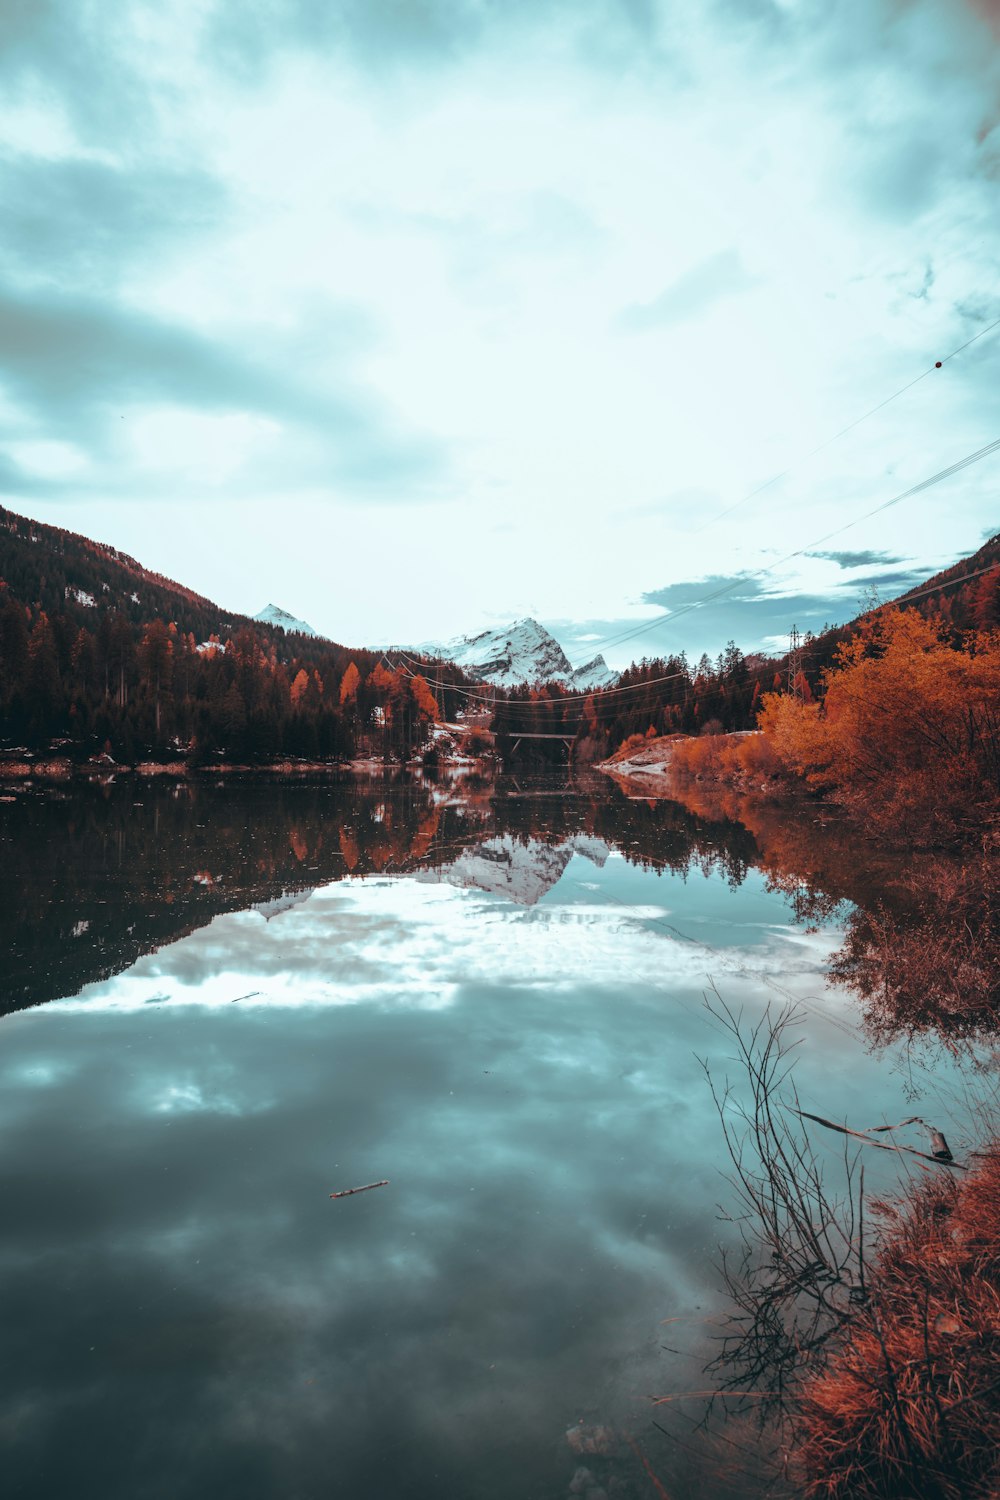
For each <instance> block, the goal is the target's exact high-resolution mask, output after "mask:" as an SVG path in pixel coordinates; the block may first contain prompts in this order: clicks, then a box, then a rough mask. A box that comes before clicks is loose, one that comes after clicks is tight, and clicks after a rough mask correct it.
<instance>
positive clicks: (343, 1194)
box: [330, 1177, 389, 1198]
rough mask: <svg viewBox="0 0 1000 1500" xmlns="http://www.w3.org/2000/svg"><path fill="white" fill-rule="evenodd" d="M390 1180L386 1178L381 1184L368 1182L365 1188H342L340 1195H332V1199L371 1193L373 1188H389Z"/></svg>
mask: <svg viewBox="0 0 1000 1500" xmlns="http://www.w3.org/2000/svg"><path fill="white" fill-rule="evenodd" d="M388 1186H389V1179H388V1177H384V1178H383V1179H382V1181H381V1182H366V1183H365V1185H364V1187H356V1188H342V1189H341V1191H340V1192H339V1193H331V1194H330V1197H331V1198H350V1196H351V1195H352V1193H370V1192H371V1190H372V1188H377V1187H388Z"/></svg>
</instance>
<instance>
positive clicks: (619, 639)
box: [600, 438, 1000, 646]
mask: <svg viewBox="0 0 1000 1500" xmlns="http://www.w3.org/2000/svg"><path fill="white" fill-rule="evenodd" d="M998 448H1000V438H995V439H994V440H993V442H991V443H987V444H986V445H985V446H984V447H982V448H979V449H977V450H976V451H975V452H974V453H968V454H966V456H965V457H964V458H961V459H959V460H958V461H957V462H956V463H954V464H950V465H949V466H948V467H947V468H946V469H941V470H939V471H938V473H936V474H932V475H931V476H930V478H929V479H922V480H921V481H920V483H919V484H915V485H912V486H911V487H910V488H909V489H908V490H903V491H902V493H901V494H899V495H894V496H893V497H892V499H891V500H884V501H883V502H882V504H881V505H876V506H874V507H873V509H872V510H868V511H865V513H864V514H863V515H860V516H855V518H854V519H853V520H852V521H846V522H845V523H844V525H843V526H837V527H835V528H834V529H833V530H832V531H828V532H826V533H825V534H824V535H823V536H820V537H814V538H813V540H812V541H810V542H806V543H805V544H804V545H803V546H801V547H796V548H795V550H794V551H792V552H787V553H786V554H785V556H784V557H780V558H778V560H777V561H776V562H773V563H769V564H768V565H767V566H766V567H763V568H758V569H757V570H756V571H755V572H752V573H742V574H740V576H739V577H738V578H734V579H733V580H732V581H731V582H729V583H725V584H723V585H722V586H721V587H720V588H718V589H715V590H713V592H712V593H710V594H704V595H703V596H702V597H701V598H700V599H692V600H690V601H689V602H688V603H686V604H683V605H681V606H680V607H679V608H677V609H675V610H669V611H667V612H666V613H665V614H662V615H659V616H658V617H657V618H656V619H654V620H645V621H643V622H642V624H641V625H637V626H635V627H633V628H632V629H630V630H625V631H621V632H619V633H618V634H617V635H615V636H609V637H608V638H607V639H606V640H604V641H602V642H600V644H601V645H602V646H615V645H622V644H624V642H625V641H630V640H633V639H634V638H635V637H636V636H639V635H644V634H646V633H647V632H648V631H650V630H656V629H658V627H659V626H660V625H665V624H666V623H667V622H668V621H671V620H678V619H680V618H682V617H683V616H684V615H686V614H690V612H691V611H692V610H694V609H700V608H701V606H702V605H704V604H709V603H711V602H712V601H713V600H715V599H719V598H721V597H722V595H723V594H730V593H732V591H733V590H734V589H737V588H740V587H741V586H742V585H745V584H747V583H753V582H755V581H756V580H757V579H758V578H765V577H767V575H768V574H769V573H773V572H774V570H775V569H776V568H780V567H783V566H784V564H785V563H787V562H791V561H792V560H793V559H794V558H796V557H802V556H803V555H804V554H805V553H806V552H808V551H809V549H810V548H811V547H818V546H820V545H821V544H822V543H823V542H829V541H831V540H832V539H833V538H834V537H837V536H842V535H843V534H844V532H845V531H850V530H851V529H852V527H854V526H859V525H860V524H861V522H862V521H868V520H871V518H872V516H877V515H879V514H880V513H881V512H882V511H884V510H889V509H890V507H892V506H894V505H898V504H899V503H900V501H902V500H909V499H911V498H912V496H914V495H918V494H920V492H921V491H922V490H926V489H930V488H931V486H932V485H935V484H940V483H941V481H942V480H944V479H950V478H951V476H952V475H953V474H957V473H958V472H959V471H960V470H961V469H967V468H969V466H970V465H971V464H975V463H979V462H980V460H981V459H984V458H987V457H989V455H990V454H991V453H994V452H996V450H997V449H998Z"/></svg>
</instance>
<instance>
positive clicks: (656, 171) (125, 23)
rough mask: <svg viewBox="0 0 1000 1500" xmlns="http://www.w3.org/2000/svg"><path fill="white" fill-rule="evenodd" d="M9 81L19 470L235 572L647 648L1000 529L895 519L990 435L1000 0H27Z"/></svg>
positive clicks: (997, 478)
mask: <svg viewBox="0 0 1000 1500" xmlns="http://www.w3.org/2000/svg"><path fill="white" fill-rule="evenodd" d="M0 98H2V100H3V103H2V105H0V498H2V501H3V503H4V504H5V505H7V506H8V507H9V508H11V509H14V510H16V511H19V512H21V513H23V514H27V515H30V516H32V517H34V518H36V519H38V520H42V521H47V522H50V523H52V524H56V525H60V526H65V527H68V528H70V529H71V530H74V531H78V532H82V533H83V534H85V535H87V536H91V537H95V538H97V539H98V540H101V541H105V542H109V543H111V544H113V545H114V546H117V547H119V548H121V549H122V550H124V551H126V552H129V553H131V554H132V555H134V556H136V557H138V558H139V559H140V560H141V561H142V562H143V563H145V564H146V565H147V566H149V567H151V568H154V569H156V570H158V571H160V572H162V573H165V574H167V575H169V576H171V577H174V578H177V579H179V580H181V581H182V582H184V583H185V584H187V585H188V586H190V587H192V588H195V589H197V590H198V591H200V592H201V593H203V594H206V595H207V596H209V597H210V598H213V599H215V600H217V601H218V602H219V603H220V604H221V605H222V606H223V607H224V608H225V609H227V610H232V611H241V612H245V613H249V614H253V613H256V612H257V610H259V609H261V608H262V607H263V606H264V605H265V604H266V603H268V602H269V601H273V602H274V603H276V604H278V605H281V606H282V607H283V608H285V609H288V610H290V611H291V612H292V613H293V614H295V615H297V616H299V617H300V618H304V619H306V620H308V621H309V622H310V623H311V624H312V625H313V626H314V627H315V628H316V629H317V630H319V631H321V632H322V633H323V634H326V635H329V636H331V637H333V638H334V639H337V640H340V641H344V642H346V643H349V644H358V645H362V644H365V645H383V644H385V643H388V642H396V643H412V642H417V641H424V640H429V639H444V638H448V637H450V636H454V635H457V634H459V633H473V632H475V631H477V630H480V629H484V628H486V627H488V626H489V627H492V626H496V625H499V624H503V623H506V622H507V621H510V620H512V619H514V618H515V617H519V616H523V615H526V614H531V615H534V616H535V617H536V618H538V619H539V620H541V621H542V622H543V623H544V624H545V625H547V626H548V627H549V628H550V629H551V630H553V632H554V633H555V634H556V635H557V636H558V638H559V639H560V640H561V641H562V643H563V645H564V646H565V647H566V649H567V651H568V654H569V656H570V658H571V660H572V661H573V662H574V664H577V663H579V662H582V661H584V660H586V659H587V658H588V657H589V656H592V655H593V654H594V653H595V652H596V651H597V650H600V649H604V651H605V655H606V657H607V659H608V660H609V662H610V663H611V664H612V665H615V666H623V665H625V664H626V663H627V662H628V661H629V660H631V659H632V658H633V657H641V656H651V657H654V656H660V655H664V654H668V653H670V652H674V651H678V650H680V649H682V648H683V649H686V650H687V651H688V652H689V653H690V654H692V655H694V656H697V655H698V654H700V652H701V651H702V650H705V649H707V650H709V651H710V652H711V653H713V654H714V653H715V652H716V651H717V650H719V649H720V648H721V646H722V645H724V643H725V641H726V640H727V639H728V638H730V637H733V638H735V639H736V640H737V641H738V642H739V644H740V645H741V646H743V647H744V649H747V650H752V649H758V648H762V647H764V648H766V647H768V646H772V647H773V646H778V645H781V644H783V642H784V641H785V639H786V638H787V632H788V630H789V628H790V627H791V626H792V625H793V624H795V625H797V626H798V627H799V628H800V629H806V628H813V629H818V628H820V627H821V626H822V625H823V624H824V623H825V622H827V621H830V622H834V621H839V620H844V619H848V618H850V617H852V616H853V615H854V614H856V613H857V611H858V608H859V602H860V601H862V600H864V599H866V598H867V597H868V596H869V594H870V590H871V589H872V588H876V589H877V590H878V591H879V595H880V597H882V598H889V597H892V596H893V595H894V594H895V593H899V592H901V591H902V590H903V589H906V588H911V587H914V586H915V585H917V584H919V582H920V581H921V580H923V579H924V578H926V577H928V576H929V575H930V574H932V573H933V572H935V571H937V570H938V569H939V568H941V567H943V566H945V565H947V564H949V563H950V562H952V561H954V560H955V559H956V558H958V557H962V556H965V555H967V554H968V553H970V552H972V551H974V550H975V549H976V547H977V546H978V545H980V543H981V542H982V540H983V539H984V538H985V537H987V536H991V535H993V534H995V533H996V532H997V531H1000V502H998V498H997V496H998V493H1000V454H993V455H989V456H986V457H984V458H983V459H982V460H981V461H979V462H977V463H975V464H972V465H970V466H969V467H968V468H966V469H964V470H963V471H962V472H961V473H959V474H956V475H955V476H953V477H951V478H950V479H947V480H945V481H943V482H942V483H940V484H938V485H935V486H932V487H930V488H928V489H926V490H923V491H922V492H920V493H919V494H917V495H915V496H912V497H910V498H908V499H905V500H901V501H900V502H899V503H898V504H897V505H893V506H890V507H889V508H887V509H884V510H883V511H882V512H881V513H880V514H877V515H871V514H869V513H870V512H873V511H875V510H876V508H877V507H879V506H882V505H884V504H885V502H886V501H889V500H892V499H893V498H894V497H895V496H897V495H901V494H903V493H904V492H905V491H906V490H908V489H909V488H911V487H912V486H914V485H916V484H918V483H919V482H920V481H922V480H924V479H926V478H929V477H930V476H932V475H934V474H936V473H937V472H939V471H940V470H942V469H945V468H947V467H949V466H951V465H952V464H953V463H955V462H956V461H958V460H959V459H962V458H964V457H965V456H966V455H968V454H971V453H974V452H976V451H977V450H978V449H980V448H981V447H983V446H984V445H986V444H987V443H989V442H991V441H992V440H993V439H995V438H998V437H1000V412H998V411H997V402H996V395H995V392H996V389H997V383H998V379H1000V328H998V329H996V330H994V331H992V332H986V331H985V330H987V329H988V328H989V325H990V324H991V323H992V322H993V321H994V320H997V319H1000V289H998V288H1000V278H998V275H997V270H998V260H1000V214H998V213H997V211H996V204H997V188H998V180H1000V3H998V0H975V3H973V0H914V3H906V0H893V3H890V0H845V3H842V4H838V5H836V6H830V5H829V4H827V3H813V0H703V3H701V4H699V5H697V6H692V5H691V4H690V3H680V0H678V3H661V0H530V3H529V0H329V3H320V0H240V3H238V4H237V3H233V0H171V3H170V4H169V5H167V6H164V5H162V4H150V3H147V0H120V3H118V4H116V5H114V6H109V5H106V4H102V3H99V0H30V3H26V0H0ZM980 335H981V336H980ZM969 340H975V342H974V343H971V344H969V346H968V347H967V348H962V347H961V346H963V345H966V344H967V343H968V341H969ZM959 350H960V351H961V352H956V351H959ZM951 356H953V357H951ZM938 360H940V361H942V364H941V368H940V369H937V368H935V364H936V361H938ZM911 383H912V384H911ZM907 386H909V387H910V388H909V389H903V388H904V387H907ZM897 392H902V394H899V395H897V394H896V393H897ZM892 397H894V398H895V399H892V400H889V399H888V398H892ZM883 402H887V403H888V404H886V405H882V403H883ZM876 407H880V408H881V409H880V410H877V411H874V412H872V409H873V408H876ZM869 412H872V414H871V415H867V416H866V414H867V413H869ZM862 416H865V420H864V421H862V422H860V423H858V424H857V425H852V424H854V423H855V422H856V419H857V418H859V417H862ZM848 426H850V427H851V430H850V431H848V432H846V433H845V434H844V435H843V436H840V437H836V439H835V441H832V442H830V441H829V440H830V439H831V438H834V437H835V435H836V434H838V433H840V432H841V430H842V429H844V428H845V427H848ZM816 450H819V451H816ZM775 476H779V477H777V478H775ZM772 479H773V480H774V482H772V483H767V481H769V480H772ZM761 486H766V487H764V488H760V487H761ZM754 491H758V493H751V492H754ZM747 497H749V498H747ZM729 585H732V587H729ZM720 590H725V592H723V593H721V594H720V596H719V598H718V599H717V600H716V601H715V602H714V603H707V604H705V605H701V606H699V607H697V608H686V609H685V610H684V611H683V612H682V613H681V614H680V615H678V617H677V618H676V619H675V620H673V621H671V619H670V618H669V614H670V613H673V612H676V611H677V609H678V607H679V606H680V605H682V604H683V605H690V604H691V603H692V602H694V601H697V600H699V599H700V598H702V597H703V596H704V595H706V594H708V593H712V592H718V591H720ZM665 615H667V616H668V617H667V618H665V619H664V618H663V617H664V616H665ZM649 622H658V623H649ZM647 624H648V628H646V627H647ZM639 627H643V628H642V629H641V631H639V633H637V634H633V635H632V636H631V637H630V638H629V639H627V640H618V639H617V638H618V637H620V636H622V635H623V634H624V633H625V632H628V631H637V630H638V629H639ZM609 639H610V642H611V644H609V645H608V646H607V647H606V648H605V647H604V642H605V641H608V640H609Z"/></svg>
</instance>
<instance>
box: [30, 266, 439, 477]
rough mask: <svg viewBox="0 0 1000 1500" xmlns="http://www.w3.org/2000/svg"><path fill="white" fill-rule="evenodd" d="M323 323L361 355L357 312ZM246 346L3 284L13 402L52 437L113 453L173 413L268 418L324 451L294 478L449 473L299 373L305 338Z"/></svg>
mask: <svg viewBox="0 0 1000 1500" xmlns="http://www.w3.org/2000/svg"><path fill="white" fill-rule="evenodd" d="M323 321H324V331H325V333H326V336H327V337H328V338H329V340H330V344H331V345H332V346H333V347H335V346H336V341H337V338H338V335H339V336H340V339H341V341H342V343H343V344H344V346H345V347H346V348H349V349H350V348H352V347H353V346H356V344H357V339H358V322H357V319H356V317H355V316H354V315H352V313H351V311H350V310H344V311H343V312H341V311H339V310H337V309H331V308H327V309H326V310H325V314H324V319H323ZM315 337H316V329H315V328H312V329H310V330H308V331H307V332H306V331H304V332H302V333H301V335H300V338H301V341H302V343H306V342H308V341H309V340H311V339H315ZM241 340H242V341H246V342H249V338H248V330H240V331H239V332H238V334H236V335H235V336H231V337H230V339H229V340H224V339H223V338H222V337H216V338H211V337H208V336H207V335H205V334H202V333H200V332H196V331H194V330H192V329H187V328H183V327H181V326H179V325H177V324H173V323H168V322H167V321H166V320H164V319H162V318H159V317H156V316H154V315H152V314H150V313H146V312H143V311H142V310H141V309H138V308H132V307H130V306H128V305H125V304H122V303H120V302H119V303H114V302H112V301H110V300H101V299H97V298H93V297H88V296H85V295H75V294H73V293H68V292H53V291H47V292H46V293H45V294H44V295H43V294H41V293H40V292H36V291H32V292H24V291H18V290H15V289H14V288H12V287H11V286H10V285H7V286H0V364H2V371H3V380H4V384H5V386H6V393H7V395H8V398H9V399H10V400H12V401H13V402H15V403H16V404H17V405H19V406H20V407H21V408H22V410H23V411H24V412H26V413H27V414H28V415H29V417H30V419H31V421H32V422H33V423H34V424H36V425H37V428H38V429H39V430H41V431H44V432H46V434H47V435H49V436H58V437H62V438H66V439H69V440H70V441H73V442H80V443H83V444H86V445H89V446H90V447H91V448H93V449H95V450H98V451H99V450H102V449H103V450H104V451H105V452H108V451H109V450H112V451H113V448H114V445H115V443H117V442H118V438H117V436H116V437H114V438H112V432H113V431H115V430H116V429H115V424H116V422H117V420H118V419H119V418H125V417H127V414H128V413H130V412H131V411H132V409H133V408H142V407H147V406H149V405H156V404H162V403H168V404H173V405H176V406H180V407H183V408H185V409H188V410H192V411H197V412H201V413H212V412H215V413H220V412H243V413H256V414H258V415H260V416H263V417H267V418H270V419H272V420H273V421H274V422H276V423H279V424H281V425H282V426H288V427H291V428H293V429H298V430H300V432H304V433H305V434H306V435H307V436H308V437H310V438H311V440H312V445H313V447H312V450H308V449H307V451H306V452H305V453H304V454H297V455H293V456H292V457H291V458H290V459H289V460H288V461H287V462H286V466H285V469H284V472H285V475H286V479H288V478H291V477H293V476H294V477H298V478H302V477H303V476H304V474H308V472H309V471H310V469H311V470H313V471H315V472H316V473H317V474H318V473H323V472H325V473H326V475H327V476H330V475H333V476H340V477H342V478H349V479H351V480H353V481H355V482H359V483H363V484H368V485H372V486H374V487H377V486H378V485H380V484H386V485H393V486H395V485H398V484H399V483H400V482H401V481H404V480H408V481H412V482H414V483H416V482H417V481H419V480H424V479H426V478H428V477H429V476H430V475H431V474H435V473H438V474H439V473H440V472H441V462H440V455H439V454H438V453H437V451H436V450H435V448H434V446H433V445H432V444H431V443H429V442H427V441H422V440H420V439H414V438H409V437H407V436H405V435H403V434H401V433H398V432H395V431H394V430H393V429H392V426H391V424H390V423H389V421H388V420H387V419H386V417H385V416H384V415H383V413H382V412H381V411H380V410H379V406H378V403H377V402H376V401H375V400H374V399H372V398H371V397H365V396H363V395H361V394H360V393H359V392H358V391H357V390H356V389H352V388H350V383H349V382H348V380H347V379H346V377H344V378H343V379H342V381H341V384H340V386H339V387H336V386H335V387H333V388H331V387H330V385H329V383H328V385H327V387H326V388H324V387H323V385H322V384H320V383H318V382H307V381H306V380H305V379H303V378H302V376H301V375H299V374H297V373H295V374H293V373H292V368H291V367H292V366H293V365H294V363H295V360H296V355H297V354H299V353H301V350H300V349H297V347H296V340H295V336H294V334H293V335H292V336H291V337H286V339H285V340H284V341H281V340H277V339H275V337H274V336H273V335H270V334H266V335H264V336H257V337H256V338H254V339H253V348H252V350H248V349H246V348H244V347H241ZM265 356H270V358H266V357H265ZM278 467H279V469H280V467H281V465H280V462H279V465H278ZM10 477H11V476H10V475H9V474H8V478H10ZM273 477H274V478H275V479H277V474H275V475H274V476H273ZM101 487H102V488H107V485H105V484H103V482H102V484H101ZM112 487H113V484H112ZM65 488H66V491H67V492H69V493H73V492H74V490H77V489H78V488H79V484H78V481H75V480H67V482H66V487H65ZM50 492H53V491H52V489H51V488H50Z"/></svg>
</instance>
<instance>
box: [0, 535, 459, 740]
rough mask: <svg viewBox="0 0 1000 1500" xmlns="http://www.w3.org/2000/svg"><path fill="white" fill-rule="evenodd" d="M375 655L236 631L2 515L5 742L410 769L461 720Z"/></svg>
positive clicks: (134, 566) (90, 545)
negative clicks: (440, 732)
mask: <svg viewBox="0 0 1000 1500" xmlns="http://www.w3.org/2000/svg"><path fill="white" fill-rule="evenodd" d="M435 677H436V680H437V682H438V698H439V699H440V700H441V701H437V700H435V698H434V696H433V694H432V693H431V692H430V689H429V688H428V687H427V684H426V682H425V681H424V680H423V679H422V678H421V677H420V676H419V675H416V676H414V675H413V674H412V673H410V672H405V673H404V672H402V671H392V670H389V669H388V668H387V667H386V665H385V664H384V662H383V659H382V657H381V655H380V654H379V653H378V652H373V651H370V650H365V649H357V650H354V649H350V648H348V647H346V646H341V645H338V644H336V643H334V642H332V641H326V640H323V639H320V638H311V637H308V636H305V635H302V634H299V633H293V634H288V635H286V633H285V631H284V630H282V629H280V628H279V627H275V626H270V625H265V624H262V623H260V622H257V621H253V620H250V619H247V618H245V617H243V616H238V615H227V614H226V613H225V612H224V611H222V610H221V609H220V608H219V606H218V605H215V604H213V603H212V602H211V601H210V600H208V599H204V598H202V597H201V596H200V595H198V594H195V593H193V592H192V591H191V590H190V589H187V588H185V587H184V586H183V585H181V584H178V583H174V582H173V581H172V580H170V579H168V578H163V577H161V576H160V575H159V574H157V573H152V572H150V571H149V570H148V569H146V568H144V567H143V566H142V565H141V564H140V563H138V562H136V561H135V559H134V558H131V557H128V556H126V555H125V554H124V553H121V552H117V551H116V550H115V549H114V548H112V547H107V546H102V545H101V544H99V543H96V542H92V541H89V540H88V539H87V538H86V537H82V536H77V535H75V534H74V533H73V532H70V531H64V530H61V529H59V528H57V527H53V526H44V525H41V524H40V523H38V522H35V521H31V520H28V519H26V518H25V517H22V516H17V515H15V514H13V512H11V511H7V510H2V509H0V741H2V743H3V745H4V746H5V747H6V749H7V750H8V752H9V751H10V750H12V749H15V748H17V747H27V748H30V749H35V750H38V749H43V748H47V747H49V746H51V745H52V744H53V742H57V743H58V748H59V749H60V750H61V751H62V752H63V753H65V754H69V755H71V756H75V757H77V758H85V757H87V756H89V755H92V754H94V753H97V752H108V753H110V754H111V755H112V756H113V758H114V759H115V760H122V761H126V762H131V761H133V760H135V759H136V758H140V757H145V756H154V757H165V756H179V755H182V756H184V757H186V758H187V759H189V760H192V761H195V762H197V761H199V760H205V759H208V758H211V757H213V756H215V757H218V756H221V755H225V756H228V757H230V758H234V759H239V760H268V759H273V758H275V757H277V756H286V755H293V756H306V757H314V756H319V757H324V758H327V757H334V758H340V757H345V756H348V755H351V754H353V753H355V751H356V750H357V749H359V748H360V749H362V750H371V751H373V752H376V751H377V752H378V753H383V752H384V753H386V754H391V755H400V754H403V755H405V754H408V753H410V752H411V751H412V750H413V749H414V748H415V747H417V746H419V744H420V743H421V742H422V740H423V738H424V736H425V734H426V730H427V726H428V724H429V723H430V722H432V721H433V719H434V718H435V717H437V716H438V715H439V714H443V713H448V712H452V711H453V710H454V708H455V706H456V701H457V700H455V701H453V700H452V697H451V693H450V687H451V684H453V683H461V682H462V681H463V678H462V674H461V672H459V671H458V670H457V669H443V670H438V671H437V672H436V673H435Z"/></svg>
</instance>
